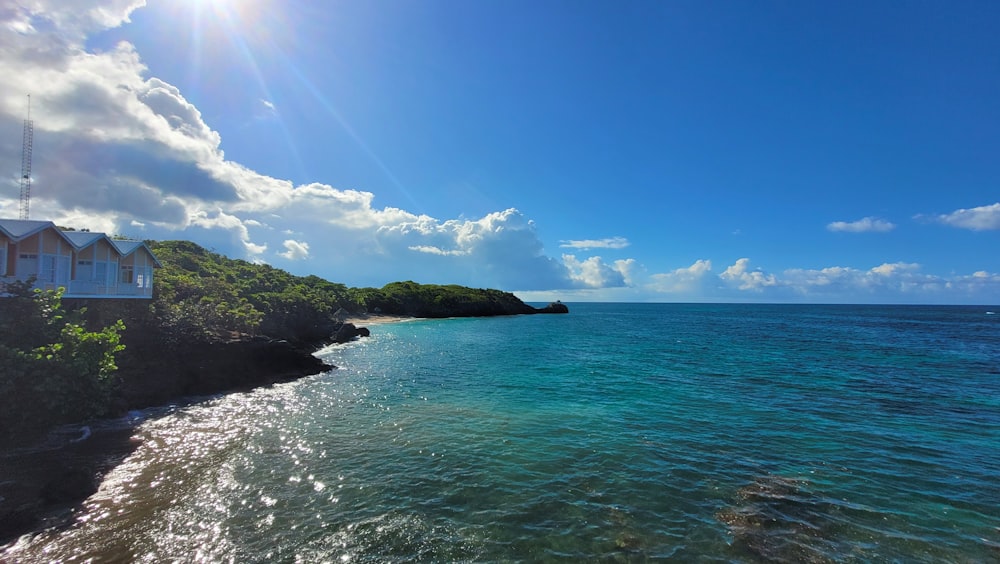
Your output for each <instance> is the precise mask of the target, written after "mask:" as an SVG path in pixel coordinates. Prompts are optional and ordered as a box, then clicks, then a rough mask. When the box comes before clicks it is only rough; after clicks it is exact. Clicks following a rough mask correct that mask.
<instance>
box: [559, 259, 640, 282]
mask: <svg viewBox="0 0 1000 564" xmlns="http://www.w3.org/2000/svg"><path fill="white" fill-rule="evenodd" d="M562 258H563V264H565V265H566V268H568V269H569V276H570V279H572V280H573V281H574V282H575V283H576V284H575V285H576V286H578V287H584V288H617V287H621V286H625V285H626V272H627V270H628V268H629V267H631V266H632V263H631V262H629V261H619V262H616V263H613V264H608V263H606V262H604V261H603V260H602V259H601V257H590V258H587V259H584V260H582V261H581V260H578V259H577V258H576V256H574V255H563V257H562Z"/></svg>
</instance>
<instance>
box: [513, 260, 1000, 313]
mask: <svg viewBox="0 0 1000 564" xmlns="http://www.w3.org/2000/svg"><path fill="white" fill-rule="evenodd" d="M998 290H1000V273H989V272H986V271H978V272H975V273H973V274H971V275H960V276H951V277H942V276H936V275H933V274H925V273H923V272H921V266H920V265H919V264H915V263H902V262H898V263H883V264H880V265H877V266H874V267H872V268H869V269H867V270H860V269H855V268H850V267H842V266H835V267H828V268H823V269H796V268H792V269H787V270H785V271H783V272H782V273H780V274H774V273H768V272H765V271H764V270H761V269H757V268H751V267H750V259H748V258H740V259H738V260H737V261H736V262H735V263H733V264H732V265H730V266H728V267H726V268H725V269H723V270H722V272H721V273H716V272H715V271H714V269H713V267H712V262H711V261H710V260H704V259H699V260H697V261H695V263H694V264H692V265H691V266H689V267H684V268H678V269H675V270H672V271H670V272H665V273H658V274H652V275H650V276H649V277H648V281H647V282H646V283H645V284H643V285H642V286H638V287H627V288H604V289H598V290H577V291H570V292H523V293H519V294H523V296H522V297H523V299H526V300H529V301H537V302H544V301H551V300H555V299H561V300H563V301H569V302H572V301H609V302H611V301H662V302H685V301H695V302H760V303H782V302H799V303H872V304H880V303H942V304H945V303H955V302H956V299H955V298H956V297H959V298H963V299H962V300H961V303H973V302H972V301H970V300H975V299H976V298H977V297H982V296H992V297H993V298H994V299H995V298H996V296H997V291H998ZM976 303H980V304H984V305H985V302H982V301H979V302H976Z"/></svg>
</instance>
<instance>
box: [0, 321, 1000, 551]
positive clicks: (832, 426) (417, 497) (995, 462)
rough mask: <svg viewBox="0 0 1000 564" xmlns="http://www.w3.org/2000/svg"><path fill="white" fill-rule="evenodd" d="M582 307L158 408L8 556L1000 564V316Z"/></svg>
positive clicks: (429, 327)
mask: <svg viewBox="0 0 1000 564" xmlns="http://www.w3.org/2000/svg"><path fill="white" fill-rule="evenodd" d="M996 309H998V308H988V307H912V306H889V307H878V306H864V307H858V306H777V305H774V306H768V305H674V304H669V305H668V304H571V313H570V314H569V315H541V316H522V317H505V318H491V319H451V320H422V321H410V322H405V323H398V324H389V325H378V326H375V327H372V337H371V338H370V339H367V340H363V341H359V342H355V343H352V344H349V345H346V346H340V347H335V348H331V349H328V350H326V351H324V352H323V353H322V356H324V358H326V359H327V360H328V361H330V362H331V363H333V364H335V365H337V366H339V367H340V368H339V369H338V370H335V371H333V372H330V373H327V374H322V375H318V376H315V377H311V378H307V379H303V380H300V381H297V382H293V383H290V384H284V385H279V386H275V387H273V388H269V389H263V390H257V391H254V392H250V393H242V394H233V395H229V396H224V397H219V398H215V399H210V400H207V401H204V402H200V403H197V404H194V405H189V406H184V407H176V408H171V409H166V410H154V411H150V412H146V413H143V414H134V416H137V417H142V418H144V419H145V420H144V422H143V423H142V424H141V425H140V426H139V427H138V428H137V430H136V437H135V438H136V440H137V441H141V444H140V446H139V447H138V448H137V450H136V451H135V453H134V454H133V455H132V456H131V457H129V458H128V459H127V460H126V461H125V462H124V463H123V464H122V465H121V466H119V467H118V468H117V469H116V470H115V471H114V472H112V473H111V474H110V475H109V476H108V477H107V480H106V481H105V483H104V484H103V485H102V488H101V491H100V492H99V493H98V494H97V495H95V496H94V497H92V498H91V499H90V500H88V501H87V503H86V505H85V508H84V509H83V510H82V511H81V513H80V515H79V518H78V522H77V524H76V525H74V526H73V527H72V528H70V529H68V530H62V531H50V532H47V533H43V534H40V535H37V536H35V537H33V538H24V539H22V540H21V541H20V542H19V543H17V544H15V545H13V546H11V547H8V548H7V549H6V552H5V553H3V552H0V555H2V556H5V557H7V558H10V559H19V560H25V561H32V560H34V561H48V560H71V559H74V558H75V559H79V560H85V559H87V558H94V559H97V560H104V559H124V560H138V561H147V562H159V561H164V560H171V559H180V560H203V561H237V562H255V561H260V562H263V561H268V562H271V561H286V562H293V561H301V562H314V561H340V562H351V561H358V562H382V561H545V560H566V561H580V560H591V561H592V560H609V561H644V560H660V559H673V560H676V561H727V562H732V561H738V562H758V561H786V562H803V561H805V562H829V561H838V562H843V561H847V562H852V561H853V562H870V561H900V562H904V561H905V562H940V561H946V562H991V561H997V560H1000V312H998V313H997V314H995V315H989V314H987V312H988V311H990V310H996Z"/></svg>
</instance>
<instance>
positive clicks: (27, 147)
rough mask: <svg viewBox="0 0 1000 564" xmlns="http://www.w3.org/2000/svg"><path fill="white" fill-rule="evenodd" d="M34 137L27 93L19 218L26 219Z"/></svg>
mask: <svg viewBox="0 0 1000 564" xmlns="http://www.w3.org/2000/svg"><path fill="white" fill-rule="evenodd" d="M34 139H35V123H34V122H33V121H31V94H29V95H28V118H27V119H25V120H24V140H23V143H22V145H21V219H28V211H29V208H30V207H31V145H32V144H33V143H34Z"/></svg>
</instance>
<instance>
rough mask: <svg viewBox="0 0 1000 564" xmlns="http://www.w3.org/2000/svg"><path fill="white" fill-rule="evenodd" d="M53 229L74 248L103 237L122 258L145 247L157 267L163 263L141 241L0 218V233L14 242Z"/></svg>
mask: <svg viewBox="0 0 1000 564" xmlns="http://www.w3.org/2000/svg"><path fill="white" fill-rule="evenodd" d="M49 228H51V229H53V230H54V231H55V232H56V233H58V234H59V236H60V237H62V238H63V240H65V241H66V242H67V243H69V244H70V245H72V246H73V248H74V249H76V250H78V251H79V250H82V249H84V248H86V247H88V246H90V245H93V244H94V243H96V242H97V241H100V240H101V239H105V240H106V241H107V242H108V243H109V244H111V246H112V247H114V248H115V250H116V251H118V254H119V255H121V256H122V257H123V258H124V257H127V256H128V255H130V254H132V253H134V252H135V251H137V250H138V249H140V248H141V249H145V250H146V252H147V253H149V256H150V257H151V258H152V259H153V264H154V265H156V266H157V267H158V268H159V267H162V266H163V265H162V264H160V261H159V260H157V258H156V255H154V254H153V251H152V250H150V248H149V247H148V246H147V245H146V243H144V242H142V241H126V240H122V239H118V240H116V239H111V238H109V237H108V236H107V235H105V234H104V233H95V232H92V231H63V230H62V229H59V228H58V227H56V224H55V223H52V222H51V221H39V220H33V219H0V233H3V234H4V235H6V236H7V237H8V238H10V239H11V240H12V241H14V242H15V243H16V242H18V241H20V240H22V239H25V238H26V237H30V236H32V235H34V234H35V233H39V232H41V231H45V230H46V229H49Z"/></svg>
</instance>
